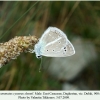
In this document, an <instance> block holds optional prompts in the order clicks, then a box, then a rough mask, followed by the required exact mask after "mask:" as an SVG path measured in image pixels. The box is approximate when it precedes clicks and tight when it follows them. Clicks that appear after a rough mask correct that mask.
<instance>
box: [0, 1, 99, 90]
mask: <svg viewBox="0 0 100 100" xmlns="http://www.w3.org/2000/svg"><path fill="white" fill-rule="evenodd" d="M49 26H55V27H58V28H60V29H61V30H63V31H64V32H66V33H67V36H68V37H69V39H70V38H72V37H74V36H80V37H82V38H83V39H84V40H85V41H91V43H93V44H95V47H96V52H97V54H98V59H97V60H96V61H95V62H94V63H93V64H90V65H88V68H87V69H85V70H84V72H83V74H82V75H81V78H82V79H83V80H85V82H86V83H87V84H88V86H90V88H91V89H100V62H99V61H100V54H99V53H100V2H99V1H98V2H89V1H87V2H83V1H82V2H79V1H78V2H75V1H74V2H72V1H71V2H70V1H63V2H62V1H41V2H40V1H20V2H19V1H3V2H0V42H5V41H8V40H9V39H11V38H13V37H14V36H19V35H22V36H27V35H36V36H37V37H40V36H41V35H42V33H43V32H44V30H45V29H47V27H49ZM40 63H41V60H39V59H37V58H36V57H35V54H30V53H23V54H22V55H20V56H19V57H18V58H17V59H16V60H13V61H11V62H10V63H9V64H8V65H5V66H3V67H2V68H1V69H0V89H1V90H26V89H29V90H51V89H52V90H58V89H61V83H60V82H59V80H57V79H55V78H53V77H50V76H49V75H48V73H47V72H46V70H42V71H41V72H39V67H40ZM48 64H49V63H48ZM43 66H45V61H44V62H43ZM58 66H59V65H58ZM94 80H96V83H95V82H93V81H94Z"/></svg>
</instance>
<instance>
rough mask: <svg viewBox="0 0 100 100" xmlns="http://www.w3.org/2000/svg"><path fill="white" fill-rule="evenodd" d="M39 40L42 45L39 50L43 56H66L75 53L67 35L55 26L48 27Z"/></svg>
mask: <svg viewBox="0 0 100 100" xmlns="http://www.w3.org/2000/svg"><path fill="white" fill-rule="evenodd" d="M39 42H40V43H39V44H41V45H42V46H41V49H40V52H41V55H43V56H48V57H66V56H71V55H73V54H74V53H75V50H74V47H73V45H72V44H71V43H70V41H69V40H68V39H67V36H66V35H65V34H64V33H63V32H62V31H61V30H59V29H58V28H55V27H49V28H48V29H47V30H46V31H45V32H44V34H43V35H42V37H41V39H40V41H39Z"/></svg>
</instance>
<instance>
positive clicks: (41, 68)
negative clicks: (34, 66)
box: [39, 57, 43, 72]
mask: <svg viewBox="0 0 100 100" xmlns="http://www.w3.org/2000/svg"><path fill="white" fill-rule="evenodd" d="M40 59H41V63H40V67H39V72H41V69H42V68H43V66H42V65H43V62H42V57H41V58H40Z"/></svg>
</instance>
